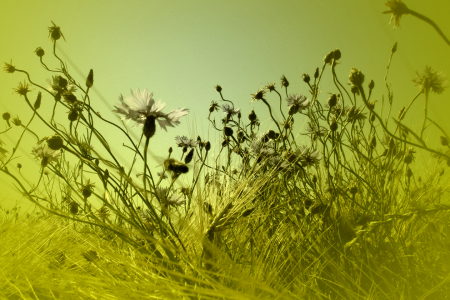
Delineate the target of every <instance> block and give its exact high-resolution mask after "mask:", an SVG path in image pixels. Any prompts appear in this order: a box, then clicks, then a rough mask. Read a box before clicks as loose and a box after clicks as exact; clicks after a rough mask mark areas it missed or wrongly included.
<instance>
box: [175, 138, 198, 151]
mask: <svg viewBox="0 0 450 300" xmlns="http://www.w3.org/2000/svg"><path fill="white" fill-rule="evenodd" d="M175 143H176V144H177V146H178V147H190V148H195V147H196V146H197V144H198V142H197V141H194V140H193V139H190V138H188V137H187V136H184V135H183V136H179V135H177V136H176V137H175Z"/></svg>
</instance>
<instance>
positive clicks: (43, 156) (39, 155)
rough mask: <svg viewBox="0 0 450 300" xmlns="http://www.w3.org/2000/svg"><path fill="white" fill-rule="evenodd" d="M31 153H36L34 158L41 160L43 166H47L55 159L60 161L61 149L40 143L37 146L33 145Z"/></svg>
mask: <svg viewBox="0 0 450 300" xmlns="http://www.w3.org/2000/svg"><path fill="white" fill-rule="evenodd" d="M31 154H33V155H34V158H35V159H36V160H41V166H42V167H43V168H45V167H46V166H47V165H48V164H50V163H52V162H53V161H58V158H59V156H60V154H61V151H60V150H52V149H50V148H49V147H48V146H47V145H46V144H40V145H38V146H36V147H33V150H32V151H31Z"/></svg>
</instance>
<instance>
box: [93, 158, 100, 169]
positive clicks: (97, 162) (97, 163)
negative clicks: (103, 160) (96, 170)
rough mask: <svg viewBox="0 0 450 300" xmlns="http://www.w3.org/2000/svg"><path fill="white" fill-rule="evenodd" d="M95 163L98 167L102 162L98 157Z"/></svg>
mask: <svg viewBox="0 0 450 300" xmlns="http://www.w3.org/2000/svg"><path fill="white" fill-rule="evenodd" d="M94 163H95V165H96V166H97V167H98V165H99V164H100V161H99V160H98V158H96V159H95V160H94Z"/></svg>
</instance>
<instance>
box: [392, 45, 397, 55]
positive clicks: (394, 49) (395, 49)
mask: <svg viewBox="0 0 450 300" xmlns="http://www.w3.org/2000/svg"><path fill="white" fill-rule="evenodd" d="M396 51H397V42H396V43H395V44H394V46H392V49H391V52H392V54H394V53H395V52H396Z"/></svg>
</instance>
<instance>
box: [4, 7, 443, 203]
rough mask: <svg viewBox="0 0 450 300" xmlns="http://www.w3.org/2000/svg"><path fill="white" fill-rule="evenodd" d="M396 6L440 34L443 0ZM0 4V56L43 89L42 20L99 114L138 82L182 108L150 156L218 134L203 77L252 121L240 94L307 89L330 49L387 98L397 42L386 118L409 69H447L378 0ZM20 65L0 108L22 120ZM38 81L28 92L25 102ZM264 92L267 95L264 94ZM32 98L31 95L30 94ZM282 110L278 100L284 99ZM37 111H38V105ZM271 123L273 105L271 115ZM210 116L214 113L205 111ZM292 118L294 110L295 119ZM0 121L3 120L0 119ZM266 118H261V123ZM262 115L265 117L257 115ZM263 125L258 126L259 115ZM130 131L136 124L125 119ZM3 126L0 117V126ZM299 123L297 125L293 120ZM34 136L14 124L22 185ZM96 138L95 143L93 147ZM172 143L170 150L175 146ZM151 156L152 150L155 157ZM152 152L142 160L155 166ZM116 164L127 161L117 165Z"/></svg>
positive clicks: (417, 116)
mask: <svg viewBox="0 0 450 300" xmlns="http://www.w3.org/2000/svg"><path fill="white" fill-rule="evenodd" d="M404 3H405V4H406V5H407V6H408V7H409V8H410V9H412V10H415V11H417V12H419V13H421V14H423V15H425V16H427V17H429V18H431V19H432V20H433V21H434V22H435V23H436V24H437V25H438V26H440V28H441V29H442V31H443V32H444V33H445V34H447V36H450V21H449V19H448V13H447V12H449V11H450V1H442V0H430V1H419V0H408V1H404ZM2 10H3V11H5V12H8V13H4V14H3V15H2V18H0V28H2V29H1V31H0V38H1V40H2V47H0V58H1V59H2V61H4V62H8V63H9V62H10V61H12V63H13V65H15V66H16V68H18V69H23V70H26V71H28V72H29V73H30V76H31V77H32V78H33V80H36V82H38V83H39V84H41V85H44V86H47V84H46V81H45V80H46V79H47V78H50V76H52V75H53V74H51V73H49V72H47V71H45V70H43V69H42V67H41V66H40V63H39V59H38V57H37V56H36V55H35V54H34V53H33V51H34V50H35V49H36V48H37V47H42V48H43V49H44V50H45V52H46V54H45V56H44V61H45V62H46V63H47V64H48V65H49V66H51V67H53V68H55V67H58V64H57V62H56V60H55V59H54V58H53V57H52V55H51V52H52V43H51V41H50V39H49V37H48V27H50V26H52V21H53V22H54V23H55V24H56V25H58V26H60V28H61V31H62V33H63V34H64V37H65V40H66V41H63V40H60V41H58V43H57V53H59V54H60V55H61V58H63V59H64V60H65V61H66V62H67V63H68V67H69V71H70V72H71V74H72V76H73V77H74V79H75V80H77V81H78V82H81V83H83V82H84V81H85V78H86V76H87V74H88V73H89V70H90V69H93V70H94V88H93V93H92V94H91V99H92V100H91V101H92V103H93V107H94V109H95V110H97V111H99V112H100V113H101V115H102V116H103V117H104V118H106V119H108V120H111V121H112V122H115V123H117V124H119V123H120V120H119V118H118V117H117V116H116V115H115V114H114V113H113V112H112V110H113V109H114V107H113V106H114V104H117V103H118V102H119V101H118V97H119V95H120V94H123V95H124V96H125V97H127V96H130V94H131V93H130V90H131V89H132V90H135V89H137V88H139V89H141V90H142V89H145V88H146V89H148V91H149V92H153V93H154V99H155V100H157V101H158V100H161V101H162V102H166V103H167V105H166V109H165V111H170V110H172V109H176V108H189V110H190V113H189V115H188V116H187V117H183V118H182V119H181V120H180V121H181V124H180V126H178V127H177V128H169V129H168V131H167V132H164V131H163V130H161V129H157V132H156V134H155V137H154V138H153V139H152V141H151V145H150V148H151V152H152V155H153V156H155V157H164V156H166V155H167V149H168V148H169V147H170V146H172V147H174V148H175V144H174V139H175V137H176V136H177V135H186V136H188V137H190V138H196V137H197V135H200V136H201V137H202V138H203V139H208V140H211V141H218V139H219V135H218V134H216V133H214V132H213V130H212V128H211V127H210V126H209V125H208V120H207V116H208V107H209V105H210V103H211V101H212V100H214V101H218V102H219V104H222V103H221V102H220V101H219V100H220V96H219V94H218V93H217V92H216V91H215V88H214V86H215V85H216V84H220V85H221V86H222V88H223V95H224V97H225V98H226V99H229V100H232V101H234V103H235V106H236V107H239V108H241V110H242V115H243V116H244V117H245V116H247V115H248V113H250V111H251V110H252V109H255V112H256V113H257V114H258V116H259V118H260V119H261V120H262V121H263V123H264V121H265V120H267V119H268V117H269V115H268V113H267V109H266V107H264V105H263V103H258V102H251V94H252V93H255V92H256V91H257V90H258V89H260V88H262V87H264V86H265V85H266V84H268V83H271V82H275V83H276V84H277V86H278V87H279V86H280V77H281V76H282V75H285V76H286V78H287V79H288V80H289V82H290V86H289V89H288V92H289V93H302V94H305V95H308V88H307V86H306V85H305V83H304V82H302V74H304V73H308V74H310V75H311V76H312V74H313V72H314V70H315V69H316V68H317V67H321V66H322V64H323V58H324V56H325V55H326V54H327V53H328V52H330V51H332V50H334V49H336V48H338V49H340V50H341V52H342V58H341V59H340V65H338V66H337V74H338V77H339V78H340V80H341V82H343V83H346V82H347V77H348V74H349V71H350V69H351V67H356V68H358V69H360V70H361V71H362V72H363V73H364V74H365V76H366V81H367V82H368V81H369V80H370V79H373V80H374V81H375V89H374V92H373V93H374V94H373V97H374V98H373V99H378V100H380V101H381V99H382V97H383V96H384V97H386V88H385V86H384V75H385V72H386V66H387V63H388V59H389V55H390V51H391V48H392V46H393V45H394V43H396V42H397V43H398V51H397V53H396V54H395V55H394V58H393V61H392V64H391V69H390V71H389V76H388V80H389V83H390V84H391V87H392V90H393V91H394V105H393V109H392V112H393V114H394V115H395V116H396V115H397V113H398V111H399V110H400V109H401V107H403V106H406V105H407V104H408V103H409V102H410V101H411V99H412V98H413V97H414V96H415V95H416V94H417V93H418V87H416V86H415V85H414V83H413V82H412V81H411V80H412V79H413V78H414V77H415V76H416V72H419V74H420V73H421V72H422V70H423V68H424V67H425V66H430V67H431V68H433V69H434V70H436V71H442V72H443V73H444V74H445V75H446V76H447V78H449V77H448V76H449V75H450V60H449V59H448V53H449V50H450V47H449V45H447V44H446V43H445V42H444V41H443V40H442V39H441V38H440V37H439V36H438V34H437V33H436V31H434V29H433V28H432V27H431V26H429V25H428V24H426V23H425V22H423V21H421V20H419V19H417V18H415V17H413V16H411V15H406V16H403V17H402V19H401V22H400V27H399V28H397V29H394V28H393V25H394V24H393V23H391V24H389V20H390V15H386V14H382V13H381V12H383V11H386V10H387V7H386V6H385V5H384V1H378V0H365V1H360V0H342V1H334V0H324V1H303V0H296V1H280V0H277V1H267V0H259V1H242V0H240V1H234V0H231V1H200V0H191V1H152V0H148V1H132V0H131V1H102V0H96V1H84V0H81V1H66V0H59V1H53V0H51V1H21V0H17V1H4V3H2ZM24 79H26V78H25V77H24V75H23V74H18V73H14V74H7V73H5V72H1V73H0V87H1V88H0V113H3V112H9V113H10V114H11V115H12V116H19V118H20V119H21V120H22V122H24V123H26V122H28V121H29V120H30V118H31V115H32V112H31V110H30V109H29V108H27V106H26V104H25V101H24V99H23V98H21V97H19V95H17V94H13V88H15V87H17V85H18V83H19V82H23V81H24ZM330 83H331V72H330V70H329V68H328V69H327V71H326V72H325V74H324V77H323V80H322V84H321V90H322V94H321V96H320V97H319V101H322V103H323V102H325V101H326V99H327V98H328V96H329V93H333V92H336V91H335V89H334V88H333V86H332V85H331V84H330ZM449 93H450V91H448V90H446V91H444V93H442V95H435V94H431V96H430V103H429V116H430V118H432V119H433V120H434V121H436V122H437V123H439V124H441V125H442V127H443V128H444V129H445V130H447V131H448V130H450V124H449V122H448V121H447V120H448V114H449V112H450V110H449V109H450V105H449V104H448V103H449V102H448V100H449ZM36 95H37V90H36V89H35V90H33V91H32V93H30V99H35V97H36ZM268 100H269V101H272V102H275V103H278V102H277V101H278V98H277V97H275V95H269V96H268ZM31 101H33V100H31ZM53 101H54V100H53V99H51V98H50V97H48V96H47V95H44V96H43V99H42V107H41V111H43V112H49V111H51V108H52V107H53V103H54V102H53ZM423 103H424V99H423V97H421V98H419V99H418V100H416V102H415V104H414V106H413V107H412V108H411V112H410V113H408V114H409V115H408V116H407V118H406V119H405V122H406V124H408V125H410V126H413V127H414V126H418V124H420V122H421V120H422V115H423ZM283 107H284V108H283V109H285V110H284V111H285V112H287V107H286V106H285V104H283ZM44 114H45V113H44ZM58 114H60V115H59V117H60V119H61V120H67V118H66V117H65V114H67V112H66V111H64V110H59V111H58ZM275 115H276V118H278V119H279V120H280V121H281V119H280V118H281V114H280V113H276V114H275ZM215 116H216V119H217V122H220V118H219V117H223V115H222V113H215ZM298 118H299V119H298V124H302V122H303V123H304V122H305V119H302V118H301V117H298ZM0 121H3V120H0ZM266 123H267V122H266ZM264 124H265V123H264ZM267 124H268V123H267ZM131 125H132V123H130V124H129V126H130V128H129V130H130V132H133V136H134V138H135V139H138V136H139V134H140V131H139V129H137V128H131ZM98 126H99V127H98V129H99V130H100V131H101V132H105V133H106V135H107V137H108V142H109V143H110V144H111V145H117V147H118V148H119V149H120V150H119V152H120V157H121V159H123V160H124V165H127V164H128V165H129V159H128V158H129V156H130V152H129V151H128V150H127V149H126V148H125V147H123V146H121V145H122V144H123V142H125V140H124V139H123V137H121V136H120V135H119V134H117V131H114V130H112V129H111V127H108V126H106V125H104V124H99V125H98ZM30 128H32V129H33V130H34V131H35V132H36V133H37V134H38V135H39V136H40V137H43V136H46V135H49V134H50V133H51V132H50V131H49V130H48V129H46V128H45V127H44V126H42V125H41V124H40V123H39V122H36V121H33V123H32V125H31V127H30ZM6 129H7V125H6V122H3V123H2V122H0V132H2V131H4V130H6ZM299 130H300V128H299ZM433 130H434V129H430V130H429V131H427V132H426V135H427V136H428V137H429V138H430V139H431V140H432V141H433V142H434V141H438V136H439V133H433ZM20 134H22V130H20V129H19V128H17V127H15V128H12V129H11V130H9V131H8V132H7V133H4V134H0V139H1V140H2V141H3V142H4V143H5V145H4V148H6V149H9V151H11V149H12V148H13V147H14V145H15V144H16V142H17V139H18V138H17V137H18V136H19V135H20ZM35 142H36V139H35V138H34V137H33V136H32V135H30V134H28V133H25V135H24V139H23V142H22V143H21V144H20V146H19V149H20V150H19V151H18V154H17V156H18V157H17V159H15V160H14V161H13V162H12V163H11V165H10V166H9V169H13V172H15V174H16V175H18V173H17V169H16V168H15V165H16V164H17V163H18V162H20V163H21V164H22V165H23V168H22V171H21V172H22V175H23V176H24V178H26V179H27V180H28V181H30V182H36V181H37V178H38V176H39V163H38V162H36V161H35V160H34V159H33V157H32V155H31V149H32V147H33V146H34V145H35ZM94 147H95V146H94ZM177 151H179V150H177ZM160 160H161V159H160ZM160 160H159V162H158V159H156V160H155V162H153V166H154V167H155V168H156V166H157V165H160V164H161V161H160ZM125 161H127V162H125ZM0 199H2V200H0V206H2V207H8V206H11V205H13V206H14V205H16V203H17V201H19V202H20V203H21V205H25V202H26V201H27V200H24V199H21V194H20V193H18V192H17V191H16V189H15V188H14V186H13V183H12V181H11V179H9V178H8V177H7V176H5V175H3V174H0Z"/></svg>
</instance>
